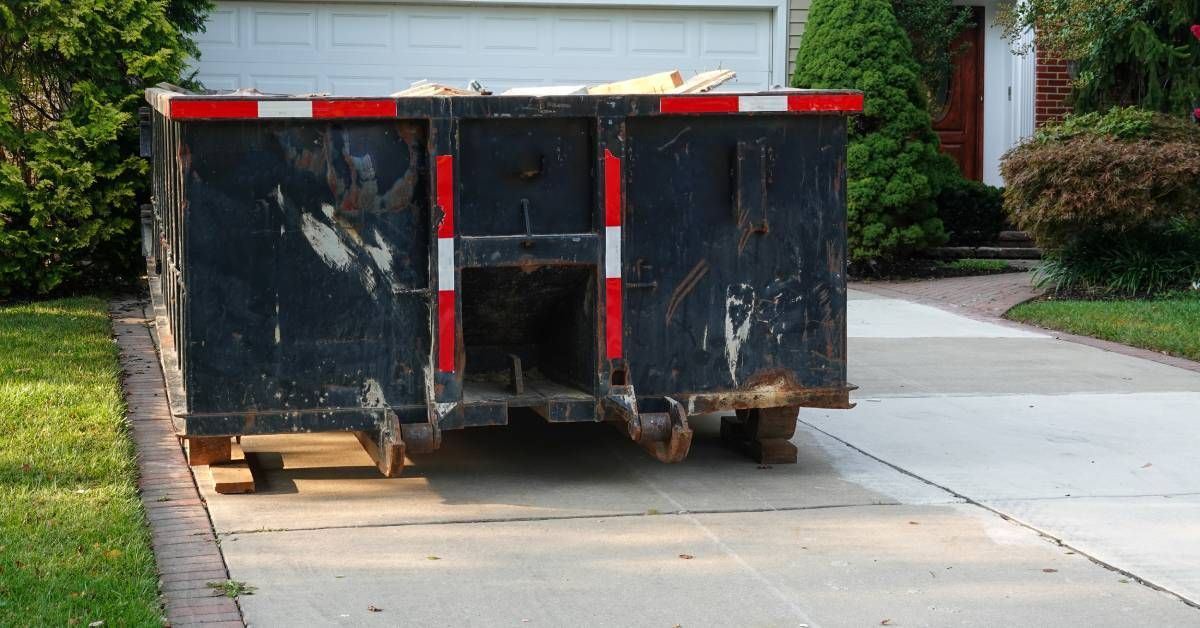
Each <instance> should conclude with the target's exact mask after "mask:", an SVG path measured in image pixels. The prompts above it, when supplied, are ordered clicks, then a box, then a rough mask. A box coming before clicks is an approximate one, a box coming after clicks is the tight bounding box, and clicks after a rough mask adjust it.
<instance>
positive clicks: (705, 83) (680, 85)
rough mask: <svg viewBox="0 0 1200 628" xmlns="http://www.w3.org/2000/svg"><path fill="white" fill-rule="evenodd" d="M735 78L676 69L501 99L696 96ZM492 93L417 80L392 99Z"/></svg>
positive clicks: (516, 91)
mask: <svg viewBox="0 0 1200 628" xmlns="http://www.w3.org/2000/svg"><path fill="white" fill-rule="evenodd" d="M736 76H737V73H736V72H734V71H733V70H708V71H705V72H700V73H697V74H696V75H695V76H693V77H691V78H689V79H687V80H684V78H683V75H682V74H681V73H680V72H679V70H668V71H666V72H657V73H655V74H648V75H646V76H637V77H634V78H630V79H625V80H621V81H614V82H611V83H602V84H599V85H538V86H532V87H513V88H511V89H508V90H506V91H504V92H501V94H500V95H501V96H575V95H580V94H588V95H591V96H598V95H616V94H699V93H703V92H707V91H710V90H712V89H714V88H716V87H719V86H720V85H722V84H723V83H726V82H727V81H730V80H732V79H733V78H734V77H736ZM490 94H491V92H489V91H487V90H486V89H460V88H457V87H452V86H450V85H443V84H441V83H431V82H429V81H417V82H416V83H413V84H412V85H411V86H409V87H408V88H406V89H403V90H401V91H398V92H396V93H394V94H392V96H396V97H407V96H413V97H416V96H487V95H490Z"/></svg>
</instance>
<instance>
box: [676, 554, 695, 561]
mask: <svg viewBox="0 0 1200 628" xmlns="http://www.w3.org/2000/svg"><path fill="white" fill-rule="evenodd" d="M679 557H680V558H682V559H684V560H691V559H693V558H695V556H692V555H691V554H680V555H679Z"/></svg>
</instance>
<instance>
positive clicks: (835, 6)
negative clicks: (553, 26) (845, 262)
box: [792, 0, 958, 262]
mask: <svg viewBox="0 0 1200 628" xmlns="http://www.w3.org/2000/svg"><path fill="white" fill-rule="evenodd" d="M792 84H793V85H794V86H796V87H805V88H815V89H857V90H861V91H862V92H863V93H864V94H865V96H866V105H865V109H864V112H863V115H862V116H861V117H860V118H859V119H858V120H856V121H853V122H852V123H851V126H850V130H849V141H850V147H849V151H848V155H847V164H846V167H847V175H848V179H849V183H848V188H847V204H848V212H849V244H850V258H851V261H853V262H865V261H871V260H882V261H885V262H886V261H889V260H892V259H895V258H898V257H904V256H906V255H909V254H911V253H913V252H915V251H920V250H922V249H925V248H927V247H930V246H936V245H938V244H941V243H943V242H945V240H946V235H945V233H944V231H943V229H942V223H941V221H940V220H939V219H938V216H937V205H936V203H935V199H936V198H937V195H938V193H939V192H940V191H941V190H942V188H943V187H945V186H946V185H947V183H948V182H950V181H952V180H953V179H955V178H956V177H957V176H958V172H957V168H956V166H955V165H954V162H953V161H952V160H951V159H950V158H949V157H946V156H945V155H942V154H941V153H940V152H939V151H938V139H937V135H935V134H934V132H933V127H932V123H931V121H930V117H929V110H928V106H927V105H928V103H927V100H926V96H925V89H924V87H923V85H922V83H921V80H920V68H919V67H918V65H917V62H916V61H915V60H914V58H913V53H912V45H911V43H910V42H909V39H908V36H907V34H906V33H905V32H904V29H903V28H901V27H900V25H899V23H898V22H897V21H896V17H895V14H894V13H893V12H892V6H891V2H889V0H813V2H812V5H811V7H810V9H809V20H808V24H807V25H806V26H805V31H804V38H803V39H802V40H801V42H800V51H799V52H798V53H797V55H796V73H795V76H794V77H793V80H792Z"/></svg>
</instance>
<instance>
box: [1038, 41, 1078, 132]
mask: <svg viewBox="0 0 1200 628" xmlns="http://www.w3.org/2000/svg"><path fill="white" fill-rule="evenodd" d="M1070 95H1071V77H1070V75H1069V74H1067V62H1066V61H1063V60H1062V59H1059V58H1058V57H1056V56H1054V55H1052V54H1050V53H1048V52H1046V51H1044V50H1041V49H1038V51H1037V97H1036V102H1035V109H1034V122H1035V124H1036V125H1037V126H1042V125H1043V124H1045V123H1046V122H1049V121H1051V120H1058V119H1061V118H1062V117H1063V116H1065V115H1067V114H1068V113H1071V106H1070V105H1069V104H1067V98H1068V97H1069V96H1070Z"/></svg>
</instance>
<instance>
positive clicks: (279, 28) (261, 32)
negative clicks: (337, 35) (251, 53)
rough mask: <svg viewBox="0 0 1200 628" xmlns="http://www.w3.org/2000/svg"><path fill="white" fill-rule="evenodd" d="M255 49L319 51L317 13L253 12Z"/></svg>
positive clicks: (252, 24)
mask: <svg viewBox="0 0 1200 628" xmlns="http://www.w3.org/2000/svg"><path fill="white" fill-rule="evenodd" d="M250 19H251V31H250V32H251V33H252V38H251V41H252V42H253V48H283V49H287V50H295V49H296V48H309V49H314V50H315V49H316V47H317V13H316V11H314V10H311V9H298V10H286V9H283V8H280V9H272V10H264V9H254V10H253V11H252V12H251V18H250Z"/></svg>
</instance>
